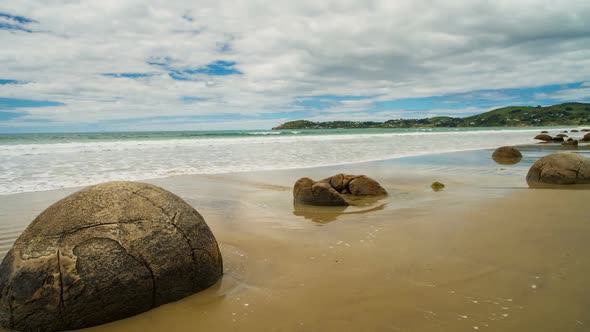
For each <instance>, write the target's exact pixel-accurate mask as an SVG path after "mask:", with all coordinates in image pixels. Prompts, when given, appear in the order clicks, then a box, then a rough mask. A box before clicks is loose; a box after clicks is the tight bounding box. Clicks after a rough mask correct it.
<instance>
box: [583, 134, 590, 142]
mask: <svg viewBox="0 0 590 332" xmlns="http://www.w3.org/2000/svg"><path fill="white" fill-rule="evenodd" d="M582 141H585V142H587V141H590V133H587V134H585V135H584V137H583V138H582Z"/></svg>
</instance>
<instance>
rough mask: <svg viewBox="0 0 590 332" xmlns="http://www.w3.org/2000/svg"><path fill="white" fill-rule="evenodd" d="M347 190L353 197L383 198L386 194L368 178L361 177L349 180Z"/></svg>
mask: <svg viewBox="0 0 590 332" xmlns="http://www.w3.org/2000/svg"><path fill="white" fill-rule="evenodd" d="M348 189H349V191H350V194H351V195H354V196H383V195H387V192H386V191H385V189H383V187H381V185H380V184H379V183H378V182H377V181H375V180H373V179H371V178H370V177H368V176H365V175H361V176H357V177H355V178H353V179H351V180H350V182H349V183H348Z"/></svg>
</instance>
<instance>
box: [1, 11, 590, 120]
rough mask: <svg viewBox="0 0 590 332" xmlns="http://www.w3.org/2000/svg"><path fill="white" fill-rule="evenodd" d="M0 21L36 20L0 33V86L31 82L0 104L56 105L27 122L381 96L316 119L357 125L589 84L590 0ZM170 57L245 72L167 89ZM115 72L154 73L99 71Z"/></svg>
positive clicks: (90, 14)
mask: <svg viewBox="0 0 590 332" xmlns="http://www.w3.org/2000/svg"><path fill="white" fill-rule="evenodd" d="M0 12H4V13H9V14H12V15H21V16H24V17H28V18H31V19H34V20H36V21H38V23H31V24H28V25H27V27H29V28H30V29H31V30H33V31H35V32H34V33H26V32H22V31H10V30H0V43H1V44H2V45H9V46H8V47H3V48H2V50H0V78H4V79H17V80H24V81H33V82H35V83H32V84H19V85H0V96H1V97H11V98H23V99H37V100H53V101H58V102H62V103H64V104H65V105H64V106H59V107H48V108H32V109H26V111H27V112H29V115H28V117H27V118H30V119H48V120H52V121H56V122H57V123H60V124H64V125H72V126H75V125H76V124H78V123H92V122H97V121H104V120H118V119H130V118H149V117H157V116H191V115H219V114H243V115H258V114H264V113H274V112H287V111H292V110H297V109H299V108H297V107H295V106H293V102H294V100H295V99H296V98H297V97H300V96H309V95H371V96H378V97H376V98H374V99H372V100H354V101H341V102H340V103H338V104H337V105H336V106H337V108H330V109H326V110H325V112H326V113H332V114H335V113H337V112H338V111H345V113H348V115H350V116H352V115H353V114H351V113H354V112H361V111H363V110H365V109H366V108H367V107H369V106H370V103H371V102H372V101H375V100H390V99H394V98H406V97H423V96H432V95H441V94H445V93H457V92H466V91H473V90H480V89H499V88H515V87H523V86H539V85H545V84H561V83H568V82H579V81H587V80H588V79H589V78H590V47H588V45H590V37H588V36H590V25H588V23H587V18H588V17H590V2H588V1H586V0H567V1H562V2H559V3H556V2H555V1H546V0H520V1H509V0H503V1H493V2H490V1H470V2H465V1H390V0H382V1H352V0H349V1H317V0H313V1H312V0H298V1H290V0H278V1H277V0H275V1H263V0H260V1H254V0H251V1H212V0H211V1H199V2H191V1H164V0H161V1H139V0H125V1H123V0H110V1H83V2H72V1H52V2H50V3H48V2H46V1H41V0H21V1H17V2H10V4H8V3H5V4H1V3H0ZM183 16H184V17H185V18H183ZM187 17H188V18H190V19H186V18H187ZM223 45H228V46H229V47H226V49H224V50H222V48H223ZM165 57H167V58H169V59H170V60H171V62H172V66H173V67H174V68H175V69H195V68H198V67H201V66H204V65H206V64H209V63H212V62H214V61H217V60H226V61H235V62H236V63H237V64H236V68H237V69H238V70H240V71H241V72H242V73H243V75H230V76H215V77H211V78H207V79H206V80H204V81H196V82H192V81H175V80H172V79H171V78H170V77H169V76H168V72H167V71H166V70H165V69H164V68H162V67H159V66H153V65H149V64H147V61H149V60H150V59H152V60H153V59H158V58H160V59H162V58H165ZM122 72H140V73H146V72H149V73H154V74H155V75H154V76H151V77H145V78H140V79H125V78H115V77H105V76H102V75H101V74H103V73H122ZM183 96H192V97H199V98H206V99H207V100H206V101H203V102H197V103H185V102H182V101H181V98H182V97H183ZM501 97H502V96H499V95H498V96H496V98H498V100H499V102H501V99H502V98H501ZM21 110H22V109H21ZM397 112H399V111H397ZM360 114H362V113H360ZM402 115H403V114H402ZM330 116H332V115H330ZM359 116H360V115H359ZM18 121H19V122H17V120H14V121H12V122H9V121H5V123H4V125H10V123H13V124H14V125H16V123H21V122H22V121H21V120H18ZM231 121H232V119H231V118H228V119H227V121H226V122H227V126H230V124H229V123H230V122H231ZM275 121H276V122H279V121H280V119H277V120H275ZM259 123H260V125H261V126H267V123H266V122H259ZM234 124H235V123H234ZM234 124H232V126H233V125H234ZM0 125H2V123H0ZM218 125H219V126H221V127H223V126H224V122H219V123H218ZM249 125H250V124H249ZM150 126H157V123H156V124H153V123H151V124H150ZM115 127H116V126H115V125H112V128H115ZM117 128H118V127H117ZM174 128H176V127H174V125H170V124H166V123H163V122H162V128H161V129H174Z"/></svg>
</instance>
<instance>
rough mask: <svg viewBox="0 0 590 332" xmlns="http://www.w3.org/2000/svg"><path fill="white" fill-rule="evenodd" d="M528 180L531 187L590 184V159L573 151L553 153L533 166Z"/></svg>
mask: <svg viewBox="0 0 590 332" xmlns="http://www.w3.org/2000/svg"><path fill="white" fill-rule="evenodd" d="M526 181H527V183H528V184H529V186H530V187H543V186H544V185H573V184H590V160H589V159H586V158H584V157H582V156H581V155H579V154H577V153H572V152H558V153H553V154H550V155H548V156H545V157H543V158H541V159H539V160H537V161H536V162H535V163H534V164H533V165H532V166H531V168H530V169H529V171H528V174H527V176H526Z"/></svg>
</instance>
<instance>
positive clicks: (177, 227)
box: [136, 193, 215, 275]
mask: <svg viewBox="0 0 590 332" xmlns="http://www.w3.org/2000/svg"><path fill="white" fill-rule="evenodd" d="M136 195H137V196H139V197H141V198H143V199H145V200H146V201H148V202H149V203H150V204H151V205H153V206H154V207H156V208H158V209H159V210H160V211H162V213H163V214H164V215H165V216H166V217H168V222H169V224H170V225H171V226H172V227H174V228H175V229H176V231H177V232H178V233H179V234H180V236H182V238H183V239H184V241H185V242H186V244H187V245H188V247H189V248H190V252H191V259H192V260H193V271H194V273H195V275H196V274H197V270H198V268H197V266H198V264H197V257H195V250H199V251H202V252H205V253H206V254H207V256H209V258H211V260H212V261H215V260H214V259H213V256H212V255H211V253H209V252H208V251H207V250H205V249H201V248H194V247H193V246H192V244H191V241H190V238H189V237H188V236H187V235H186V233H185V232H184V230H183V229H182V228H181V227H179V226H178V225H176V219H177V218H178V215H179V213H178V212H176V213H175V214H174V216H172V217H170V215H169V214H168V212H167V211H166V210H164V208H163V207H161V206H159V205H157V204H156V203H154V202H153V201H152V200H151V199H150V198H148V197H145V196H143V195H140V194H139V193H136Z"/></svg>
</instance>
